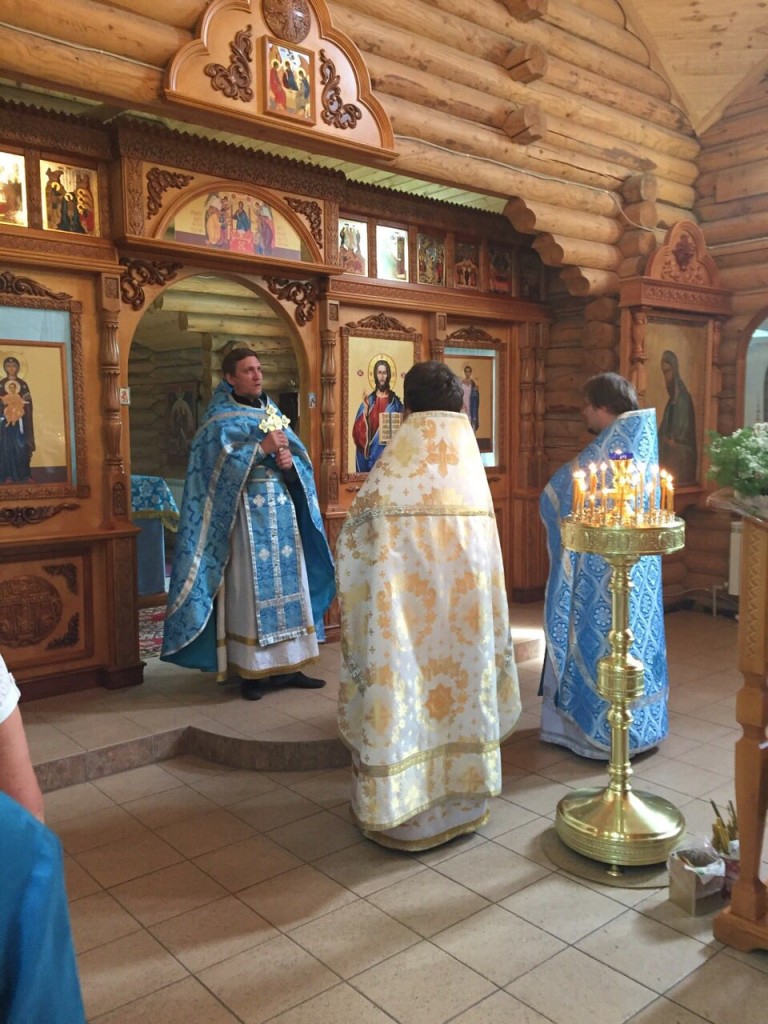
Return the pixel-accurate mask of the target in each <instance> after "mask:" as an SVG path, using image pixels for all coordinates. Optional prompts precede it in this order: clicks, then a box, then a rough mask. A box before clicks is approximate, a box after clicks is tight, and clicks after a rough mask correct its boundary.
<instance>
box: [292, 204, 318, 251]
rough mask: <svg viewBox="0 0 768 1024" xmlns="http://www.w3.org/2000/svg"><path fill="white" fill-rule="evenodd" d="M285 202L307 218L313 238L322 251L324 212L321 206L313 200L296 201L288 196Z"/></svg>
mask: <svg viewBox="0 0 768 1024" xmlns="http://www.w3.org/2000/svg"><path fill="white" fill-rule="evenodd" d="M285 201H286V203H288V205H289V206H290V208H291V209H292V210H295V212H296V213H300V214H301V215H302V217H306V218H307V220H308V221H309V230H310V231H311V232H312V237H313V238H314V240H315V241H316V242H317V244H318V245H319V246H320V248H321V249H322V247H323V211H322V210H321V208H320V204H319V203H316V202H315V201H314V200H313V199H295V198H294V197H293V196H286V197H285Z"/></svg>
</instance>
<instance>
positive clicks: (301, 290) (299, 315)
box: [264, 277, 318, 327]
mask: <svg viewBox="0 0 768 1024" xmlns="http://www.w3.org/2000/svg"><path fill="white" fill-rule="evenodd" d="M264 280H265V281H266V282H267V287H268V288H269V290H270V292H272V294H273V295H275V296H276V297H277V298H278V299H280V301H281V302H285V301H288V302H293V303H294V304H295V306H296V312H295V313H294V316H295V318H296V323H297V324H299V326H300V327H303V326H304V325H305V324H308V323H309V322H310V320H312V319H313V317H314V315H315V310H316V309H317V300H318V294H317V287H316V286H315V285H314V284H313V283H312V281H289V280H288V279H287V278H285V277H267V278H265V279H264Z"/></svg>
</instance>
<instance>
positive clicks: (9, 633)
mask: <svg viewBox="0 0 768 1024" xmlns="http://www.w3.org/2000/svg"><path fill="white" fill-rule="evenodd" d="M0 649H2V651H3V656H4V657H5V660H6V661H7V663H8V665H9V667H10V668H11V670H12V671H14V670H16V669H22V668H26V667H28V666H34V667H35V668H36V669H37V668H42V667H44V666H46V665H51V664H55V663H58V662H68V661H74V660H79V659H82V658H84V657H89V656H90V655H92V654H93V624H92V580H91V553H90V551H89V550H88V549H87V548H85V547H74V548H68V549H67V551H66V552H65V553H61V550H59V551H58V552H57V551H56V550H55V549H53V548H50V547H47V548H46V547H43V548H40V549H37V550H32V549H30V551H29V552H28V553H23V554H19V555H17V556H16V557H15V558H14V560H13V561H12V562H5V561H4V562H2V563H0Z"/></svg>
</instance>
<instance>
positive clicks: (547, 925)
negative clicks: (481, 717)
mask: <svg viewBox="0 0 768 1024" xmlns="http://www.w3.org/2000/svg"><path fill="white" fill-rule="evenodd" d="M539 613H540V610H539ZM536 614H537V611H536V610H534V611H531V610H530V609H517V608H513V618H515V619H516V620H517V626H518V628H521V627H520V623H521V621H522V622H523V625H524V626H526V625H527V626H530V627H531V628H535V621H534V619H535V615H536ZM736 628H737V627H736V624H735V623H734V622H732V621H729V620H727V619H721V618H717V619H713V618H712V617H710V616H707V615H704V614H701V613H694V612H677V613H674V614H671V615H669V616H668V617H667V634H668V647H669V662H670V675H671V681H672V686H671V699H670V718H671V735H670V737H669V739H668V740H666V741H665V743H664V744H663V745H662V746H661V747H660V749H659V750H658V751H657V752H655V753H651V754H649V755H646V756H644V757H643V758H640V759H638V760H637V761H636V763H635V765H634V768H635V782H636V784H637V785H638V788H643V789H646V790H650V791H652V792H657V793H659V794H661V795H663V796H666V797H667V798H669V799H670V800H672V802H673V803H674V804H675V805H676V806H677V807H679V808H680V809H681V810H682V811H683V813H684V814H685V816H686V820H687V822H688V827H689V830H690V831H691V832H692V833H693V834H695V835H702V834H707V833H708V832H709V830H710V826H711V819H712V811H711V807H710V804H709V799H710V798H713V799H715V800H716V801H717V802H718V803H719V804H722V803H725V802H726V801H727V800H728V799H729V798H732V797H733V795H734V794H733V785H732V760H733V744H734V741H735V739H736V738H737V736H738V735H739V734H740V731H739V729H738V728H737V726H736V724H735V718H734V694H735V692H736V691H737V689H738V688H739V687H740V685H741V677H740V676H739V674H738V673H737V671H736V669H735V657H736ZM323 657H324V659H325V660H324V662H323V669H324V671H325V672H326V674H327V676H328V679H329V686H328V687H327V688H326V689H325V690H323V691H320V692H314V693H311V694H307V693H304V694H299V693H296V692H292V691H287V692H285V693H279V694H274V695H270V696H269V697H268V698H265V699H264V700H262V701H261V702H258V703H256V704H246V703H245V702H243V701H240V700H238V699H237V697H236V696H235V695H230V694H227V693H226V692H225V691H222V690H216V689H215V688H211V686H210V684H208V685H207V689H206V687H205V686H204V685H203V682H201V681H200V679H195V678H194V677H187V679H186V682H185V681H184V680H180V679H178V678H177V677H175V676H172V675H171V676H169V675H168V674H167V669H165V668H164V667H161V666H160V663H158V662H152V663H150V666H149V668H148V672H147V683H146V684H145V685H144V687H141V688H138V689H136V690H133V691H128V692H123V693H118V694H105V693H104V692H103V691H92V692H91V693H89V694H81V695H75V696H74V697H71V698H58V699H56V700H55V701H39V702H37V703H36V704H30V705H26V709H27V712H26V718H27V722H28V725H29V730H30V735H31V738H32V743H33V749H34V750H35V756H36V758H37V760H38V762H39V763H40V765H41V769H43V770H45V768H46V766H49V765H50V764H52V763H55V762H57V761H59V760H61V759H66V758H79V759H80V760H79V761H78V762H77V763H78V764H84V766H85V770H86V772H87V773H88V775H87V777H88V778H91V779H92V781H86V782H81V783H80V784H78V785H74V786H70V787H68V788H63V789H57V790H55V791H53V792H50V793H48V795H47V797H46V807H47V815H48V821H49V824H50V825H51V826H52V827H53V828H54V829H55V830H56V831H57V832H58V833H59V835H60V836H61V839H62V842H63V844H64V847H65V851H66V860H67V870H68V885H69V894H70V900H71V911H72V920H73V927H74V931H75V938H76V943H77V948H78V952H79V961H80V971H81V979H82V984H83V991H84V996H85V1001H86V1006H87V1010H88V1014H89V1020H90V1021H92V1022H93V1024H143V1022H145V1021H147V1022H152V1024H234V1022H238V1021H239V1022H245V1024H255V1022H261V1021H274V1022H279V1024H346V1022H349V1024H386V1022H391V1021H397V1022H402V1024H442V1022H447V1021H452V1022H455V1024H545V1022H554V1024H619V1022H623V1021H631V1022H633V1024H701V1022H702V1021H708V1022H711V1024H764V1022H765V1021H766V1019H768V954H765V953H751V954H746V955H744V954H738V953H736V952H734V951H732V950H729V949H728V948H725V947H722V946H721V945H720V944H719V943H718V942H716V941H715V940H714V939H713V938H712V933H711V916H705V917H698V918H693V917H689V916H687V915H686V914H685V913H684V912H683V911H682V910H680V909H679V908H677V907H676V906H674V905H673V904H671V903H670V902H669V901H668V898H667V890H666V889H665V888H662V889H640V888H616V887H608V886H604V885H600V884H597V883H594V882H587V881H585V880H584V879H582V878H576V877H572V876H569V875H568V874H567V873H565V872H564V871H563V870H560V869H558V868H556V867H555V865H554V864H553V863H552V862H551V861H549V860H548V859H547V857H546V855H545V854H544V852H543V851H542V849H541V837H542V835H543V834H545V833H548V832H549V830H551V828H552V822H553V817H554V811H555V806H556V803H557V800H558V799H559V798H560V796H561V795H562V794H564V793H566V792H568V790H569V789H570V788H574V787H579V786H582V785H593V784H603V782H605V781H606V775H605V772H604V770H603V769H602V768H601V767H600V766H599V765H598V764H596V763H593V762H591V761H585V760H582V759H580V758H577V757H575V756H573V755H571V754H569V753H568V752H567V751H565V750H562V749H560V748H558V747H553V746H547V745H545V744H541V743H540V742H539V740H538V734H537V724H538V698H537V697H536V687H537V683H538V676H539V669H540V662H539V659H538V658H534V659H531V660H529V661H526V662H523V663H521V664H520V666H519V667H520V679H521V688H522V693H523V708H524V711H523V716H522V720H521V722H520V725H519V727H518V730H517V732H516V733H515V734H514V736H513V737H512V740H511V742H509V743H508V744H507V745H506V746H505V748H504V755H503V758H504V765H505V774H504V791H503V794H502V796H501V797H500V798H498V799H497V800H495V801H494V804H493V808H492V816H491V820H490V822H489V824H488V826H487V827H486V828H484V829H483V834H482V835H476V836H473V837H470V838H464V839H460V840H456V841H454V842H453V843H452V844H449V845H448V846H446V847H443V848H440V849H438V850H435V851H431V852H427V853H424V854H420V855H407V854H400V853H396V852H391V851H387V850H384V849H382V848H380V847H378V846H376V845H375V844H373V843H370V842H367V841H365V840H362V839H361V838H360V835H359V833H358V832H357V830H356V829H355V828H354V827H353V826H352V824H351V823H350V821H349V817H348V812H347V799H348V785H349V779H348V773H347V769H346V768H335V769H329V770H322V771H312V772H265V771H261V772H259V771H244V770H240V769H236V768H230V767H223V766H221V765H216V764H213V763H210V762H208V761H205V760H202V759H201V758H199V757H196V756H192V755H189V754H186V755H181V756H175V757H171V758H170V759H167V760H162V761H159V762H157V763H144V764H143V765H142V766H141V767H137V768H133V769H132V770H129V771H123V772H118V773H115V774H103V772H104V771H106V770H108V769H109V768H110V767H111V768H114V767H115V766H116V765H118V764H119V763H120V758H121V757H122V756H123V755H125V754H126V752H127V751H129V750H132V751H134V752H135V751H140V752H141V751H144V753H145V754H147V758H146V759H147V760H150V758H149V757H148V754H149V753H152V743H153V742H157V743H160V742H161V740H158V737H162V736H163V735H167V731H168V729H169V727H171V726H172V724H173V723H182V724H187V725H188V724H190V721H189V719H190V716H192V717H193V718H194V721H195V723H196V724H197V725H198V726H201V727H205V728H206V729H209V728H210V726H211V719H215V721H216V723H217V728H219V727H220V728H222V729H223V730H225V731H228V732H229V733H230V734H231V735H234V736H237V737H243V736H248V737H253V736H269V737H270V738H274V737H275V735H279V736H280V737H282V738H288V739H299V740H302V741H303V742H312V740H313V739H317V735H316V732H319V733H321V734H322V736H323V737H325V738H326V739H327V738H329V736H330V735H332V731H333V697H334V695H335V694H334V689H335V688H334V686H333V677H334V673H335V671H336V665H337V662H335V661H334V659H337V658H338V651H337V649H335V648H333V647H330V646H329V647H328V648H327V649H326V651H325V652H324V656H323ZM200 719H203V721H202V722H201V721H200ZM169 723H170V725H169ZM282 730H287V732H282ZM304 730H307V732H306V733H305V732H304ZM136 741H140V742H142V743H144V744H145V746H144V747H135V746H132V744H135V742H136ZM71 745H74V746H71ZM105 750H106V751H107V753H105ZM110 750H112V751H113V754H112V757H113V760H112V761H110V760H109V757H110V755H109V754H108V752H109V751H110ZM114 751H122V754H120V753H118V754H114ZM155 753H157V751H155ZM83 758H86V759H87V758H90V760H86V761H85V762H83V760H82V759H83ZM115 758H116V760H115ZM62 763H63V762H62ZM73 763H74V762H73ZM99 774H101V775H102V777H95V776H96V775H99Z"/></svg>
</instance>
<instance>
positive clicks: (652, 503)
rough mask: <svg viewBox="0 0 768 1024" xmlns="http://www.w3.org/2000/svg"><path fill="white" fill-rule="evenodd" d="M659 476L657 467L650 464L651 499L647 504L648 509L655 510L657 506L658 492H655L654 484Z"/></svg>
mask: <svg viewBox="0 0 768 1024" xmlns="http://www.w3.org/2000/svg"><path fill="white" fill-rule="evenodd" d="M658 476H659V467H658V466H651V501H650V502H649V504H648V511H649V512H655V511H656V509H657V508H658V507H659V501H658V494H657V492H656V485H657V481H658Z"/></svg>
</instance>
